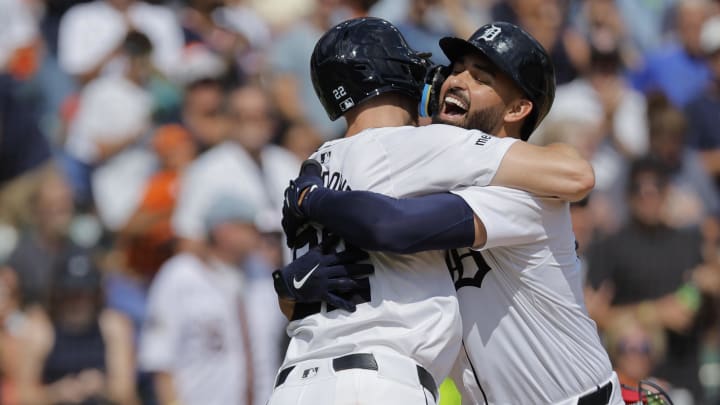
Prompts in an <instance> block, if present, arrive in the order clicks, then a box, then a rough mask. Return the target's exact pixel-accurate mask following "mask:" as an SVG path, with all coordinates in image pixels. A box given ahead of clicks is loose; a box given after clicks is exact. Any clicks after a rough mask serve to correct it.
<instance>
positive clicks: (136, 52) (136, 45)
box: [122, 31, 153, 57]
mask: <svg viewBox="0 0 720 405" xmlns="http://www.w3.org/2000/svg"><path fill="white" fill-rule="evenodd" d="M122 48H123V51H125V53H126V54H128V55H129V56H131V57H139V56H147V55H150V53H151V52H152V50H153V46H152V42H150V38H148V37H147V35H145V34H143V33H142V32H140V31H130V32H128V34H127V36H126V37H125V41H124V42H123V46H122Z"/></svg>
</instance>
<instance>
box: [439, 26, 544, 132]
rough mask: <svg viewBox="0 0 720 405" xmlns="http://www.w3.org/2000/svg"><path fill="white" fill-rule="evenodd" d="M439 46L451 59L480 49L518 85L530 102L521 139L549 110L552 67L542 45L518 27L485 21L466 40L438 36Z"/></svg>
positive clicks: (453, 59)
mask: <svg viewBox="0 0 720 405" xmlns="http://www.w3.org/2000/svg"><path fill="white" fill-rule="evenodd" d="M440 48H442V50H443V52H445V55H447V57H448V59H450V61H451V62H454V61H455V60H457V59H458V58H460V57H461V56H463V55H466V54H468V53H475V52H480V53H482V54H483V55H485V56H486V57H487V58H488V59H490V61H491V62H492V63H493V64H495V66H497V67H498V69H500V70H501V71H502V72H504V73H505V74H507V75H508V76H510V78H511V79H512V80H513V81H514V82H515V84H517V86H518V87H520V89H521V90H522V91H523V92H524V93H525V96H527V98H528V99H529V100H530V101H532V103H533V108H532V111H531V112H530V115H529V116H528V117H527V118H526V119H525V123H524V124H523V127H522V130H521V134H520V136H521V138H522V139H523V140H527V139H528V138H529V137H530V134H531V133H532V131H533V130H535V128H536V127H537V126H538V125H539V124H540V121H542V120H543V118H545V116H546V115H547V113H548V111H550V107H551V106H552V103H553V100H554V99H555V68H554V67H553V65H552V62H551V61H550V57H549V56H548V54H547V52H546V51H545V49H544V48H543V46H542V45H540V43H538V42H537V40H535V38H533V37H532V36H531V35H530V34H528V33H527V32H525V31H524V30H523V29H522V28H520V27H518V26H516V25H513V24H510V23H507V22H496V23H492V24H487V25H483V26H482V27H480V29H478V30H477V31H475V33H474V34H472V35H471V36H470V39H469V40H468V41H466V40H464V39H460V38H452V37H446V38H443V39H441V40H440Z"/></svg>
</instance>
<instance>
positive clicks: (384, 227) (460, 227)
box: [303, 188, 486, 253]
mask: <svg viewBox="0 0 720 405" xmlns="http://www.w3.org/2000/svg"><path fill="white" fill-rule="evenodd" d="M303 204H305V205H306V209H304V212H306V213H307V218H308V220H310V221H312V222H317V223H320V224H322V225H323V226H325V227H327V228H328V229H330V230H331V231H332V232H333V233H335V234H337V235H339V236H340V237H342V238H343V239H344V240H345V241H346V242H347V243H350V244H352V245H355V246H358V247H359V248H361V249H366V250H382V251H388V252H395V253H415V252H421V251H425V250H438V249H451V248H460V247H482V246H483V245H484V244H485V236H486V233H485V227H484V225H483V223H482V222H481V221H480V220H479V218H478V217H477V216H476V215H474V214H473V211H472V209H471V208H470V207H469V206H468V205H467V204H466V203H465V201H464V200H463V199H462V198H461V197H459V196H457V195H454V194H450V193H438V194H430V195H427V196H422V197H413V198H404V199H396V198H392V197H388V196H385V195H382V194H377V193H372V192H368V191H345V192H340V191H334V190H330V189H327V188H321V189H317V190H315V191H313V192H312V193H310V194H309V195H308V198H307V199H305V200H304V201H303Z"/></svg>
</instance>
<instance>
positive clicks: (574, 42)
mask: <svg viewBox="0 0 720 405" xmlns="http://www.w3.org/2000/svg"><path fill="white" fill-rule="evenodd" d="M565 3H567V2H563V1H559V0H551V1H545V0H509V1H498V2H495V4H494V5H493V7H492V17H493V18H492V19H493V20H496V21H507V22H511V23H513V24H517V25H519V26H521V27H523V28H524V29H526V30H527V31H528V32H529V33H530V34H531V35H532V36H533V37H535V38H537V40H538V42H540V43H541V44H542V46H543V47H545V49H546V50H547V51H548V53H549V54H550V58H551V59H552V61H553V65H554V66H555V77H556V78H557V82H558V84H563V83H567V82H570V81H572V80H573V79H575V78H576V77H577V76H578V73H579V70H581V69H582V68H584V67H586V66H587V64H588V49H587V44H586V42H585V40H584V39H583V38H582V37H581V36H580V35H579V34H578V33H577V32H576V31H575V30H574V29H573V28H571V27H569V26H568V21H567V20H568V18H567V16H566V15H567V12H568V9H567V4H565Z"/></svg>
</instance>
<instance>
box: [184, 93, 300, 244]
mask: <svg viewBox="0 0 720 405" xmlns="http://www.w3.org/2000/svg"><path fill="white" fill-rule="evenodd" d="M228 109H229V114H230V116H231V120H232V121H231V124H232V126H231V128H232V131H231V133H230V135H229V139H228V140H226V141H225V142H223V143H221V144H219V145H217V146H215V147H213V148H212V149H210V150H208V151H207V152H205V153H203V154H202V155H200V156H199V157H198V159H196V160H195V161H194V162H193V163H192V164H191V165H190V167H189V168H188V169H187V170H186V172H185V174H184V175H183V179H182V181H181V185H180V195H179V197H178V200H177V208H176V210H175V212H174V213H173V220H172V222H173V228H174V231H175V233H176V234H177V235H178V237H180V238H183V239H185V240H187V241H196V242H197V241H202V240H203V238H204V237H205V231H204V228H203V226H202V223H203V218H204V216H205V214H206V211H207V209H208V207H209V204H210V199H211V198H213V196H214V195H216V194H218V193H225V194H234V195H237V196H239V197H243V198H245V199H247V200H248V202H249V203H250V204H253V206H254V207H255V211H256V212H257V214H258V218H257V221H258V225H259V226H260V227H261V228H263V230H266V229H267V230H269V229H271V228H275V229H279V223H280V211H281V208H282V198H283V191H284V189H285V187H286V186H287V182H288V181H289V179H291V178H293V176H295V175H297V172H298V170H299V162H298V160H297V159H295V157H294V156H293V155H291V154H290V153H289V152H288V151H287V150H285V149H283V148H281V147H279V146H276V145H273V144H270V140H271V139H272V138H273V136H274V135H275V131H276V126H277V121H276V119H275V117H274V115H273V105H272V103H271V100H270V98H269V96H268V95H267V93H266V92H265V91H264V89H263V88H261V87H259V86H257V85H247V86H243V87H239V88H237V89H235V90H233V91H232V92H231V94H230V96H229V101H228ZM186 246H187V245H186Z"/></svg>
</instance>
